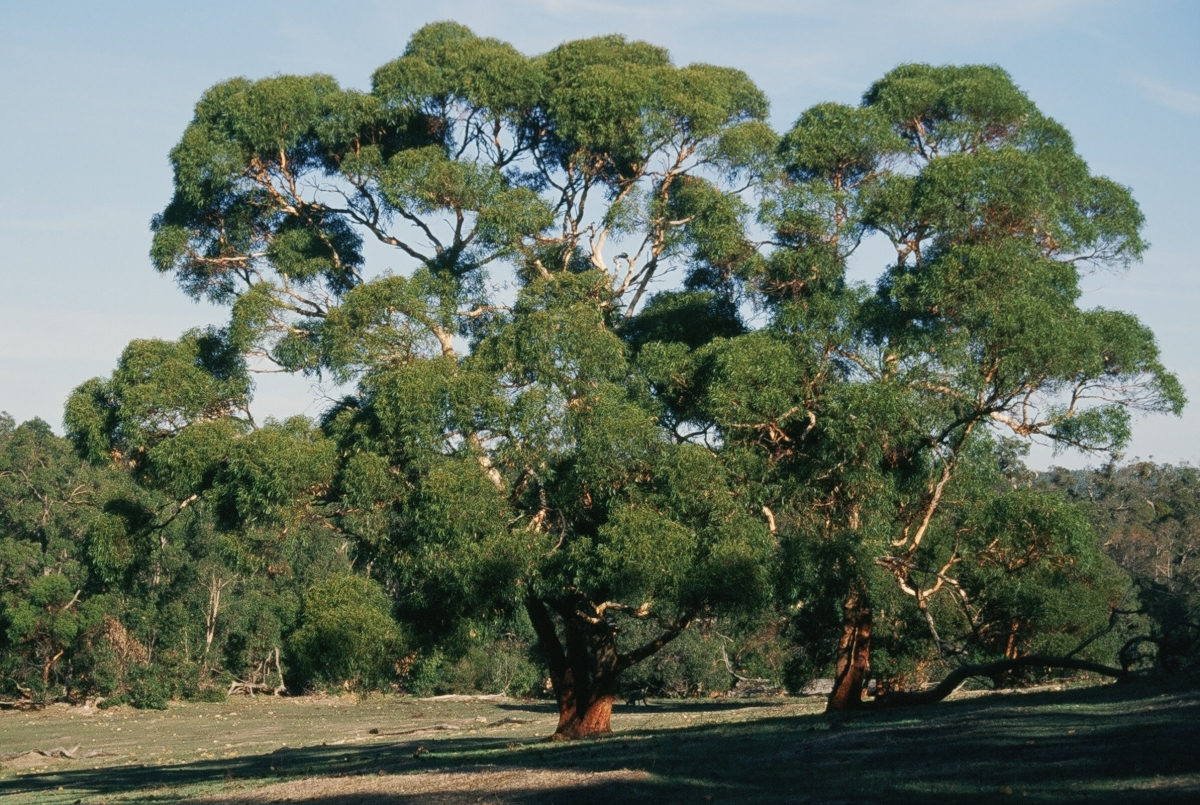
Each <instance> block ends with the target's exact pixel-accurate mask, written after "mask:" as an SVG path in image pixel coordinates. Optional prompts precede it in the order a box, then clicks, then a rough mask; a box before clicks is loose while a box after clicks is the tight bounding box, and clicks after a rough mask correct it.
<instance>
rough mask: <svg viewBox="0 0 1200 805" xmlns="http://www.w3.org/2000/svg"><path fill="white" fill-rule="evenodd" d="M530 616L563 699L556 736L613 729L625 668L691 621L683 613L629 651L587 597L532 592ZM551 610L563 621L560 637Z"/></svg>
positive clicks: (556, 695) (556, 691)
mask: <svg viewBox="0 0 1200 805" xmlns="http://www.w3.org/2000/svg"><path fill="white" fill-rule="evenodd" d="M525 608H526V610H527V611H528V612H529V620H530V621H531V622H532V624H533V629H534V631H535V632H536V633H537V636H538V643H539V644H540V646H541V649H542V653H543V655H544V656H545V658H546V664H547V665H548V666H549V668H550V681H551V683H552V684H553V685H554V698H555V699H556V700H557V701H558V728H557V729H555V730H554V735H553V736H552V738H553V739H554V740H572V739H575V738H588V737H592V736H596V735H603V734H605V733H609V732H612V707H613V700H614V699H615V698H616V695H617V677H618V676H620V674H621V672H622V671H623V670H625V669H626V668H628V667H629V666H631V665H633V664H634V663H636V662H639V661H641V660H643V659H645V658H646V657H649V656H650V655H651V654H654V653H655V652H656V651H658V650H659V649H661V648H662V647H663V646H665V645H666V644H667V643H669V642H670V641H671V640H674V639H675V638H676V637H677V636H678V635H679V634H680V633H681V632H682V631H683V630H684V629H686V628H687V625H688V623H689V622H690V621H691V615H687V616H685V617H683V618H680V619H679V620H678V621H676V622H675V623H673V624H671V625H670V626H668V627H667V629H666V630H665V631H664V632H663V633H662V634H661V635H660V636H659V637H658V638H656V639H654V640H651V641H650V642H648V643H646V644H644V645H643V646H641V647H639V648H637V649H635V650H634V651H630V652H627V653H624V654H621V653H618V652H617V641H616V637H617V630H616V628H615V627H614V626H613V625H612V624H611V623H609V621H608V620H607V619H606V618H605V617H604V616H603V613H601V612H598V611H597V610H596V608H595V607H594V606H592V604H591V603H590V602H588V601H586V600H584V599H583V598H582V597H578V598H575V599H573V600H569V601H547V600H543V599H541V598H538V597H535V596H530V597H529V598H527V599H526V601H525ZM551 611H553V612H554V613H555V614H557V615H558V616H559V618H560V619H561V621H562V626H563V628H562V631H563V636H562V639H561V640H560V639H559V635H558V629H557V628H556V627H555V624H554V620H553V618H552V616H551Z"/></svg>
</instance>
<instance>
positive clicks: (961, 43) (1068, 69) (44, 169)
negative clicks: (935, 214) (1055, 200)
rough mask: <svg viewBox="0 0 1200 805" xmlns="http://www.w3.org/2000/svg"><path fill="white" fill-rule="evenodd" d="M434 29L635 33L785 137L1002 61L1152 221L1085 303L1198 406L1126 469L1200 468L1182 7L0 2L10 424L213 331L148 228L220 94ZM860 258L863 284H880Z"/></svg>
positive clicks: (266, 404) (287, 408) (1139, 436)
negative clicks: (733, 94)
mask: <svg viewBox="0 0 1200 805" xmlns="http://www.w3.org/2000/svg"><path fill="white" fill-rule="evenodd" d="M440 19H454V20H457V21H459V22H462V23H465V24H467V25H469V26H470V27H471V28H473V29H474V30H475V31H476V32H477V33H479V34H482V35H487V36H495V37H498V38H501V39H505V40H507V41H509V42H512V43H513V44H515V45H516V46H517V47H518V48H520V49H521V50H523V51H525V52H527V53H536V52H542V51H545V50H548V49H550V48H552V47H554V46H555V45H557V44H558V43H560V42H562V41H564V40H568V39H575V38H580V37H585V36H594V35H598V34H606V33H623V34H625V35H626V36H628V37H631V38H637V39H645V40H647V41H650V42H653V43H655V44H658V45H662V46H665V47H667V48H669V49H670V51H671V53H672V55H673V57H674V59H675V61H676V62H677V63H680V64H685V63H689V62H694V61H705V62H711V63H715V64H722V65H729V66H733V67H738V68H740V69H743V70H745V71H746V72H747V73H748V74H749V75H750V76H751V78H753V79H754V80H755V81H756V82H757V83H758V84H759V86H760V87H762V88H763V89H764V90H765V91H766V93H767V94H768V96H769V97H770V98H771V101H772V119H773V122H774V123H775V125H776V127H777V128H785V127H786V126H788V125H789V124H790V123H791V122H792V121H793V120H794V119H795V118H796V117H797V116H799V114H800V113H801V112H802V111H803V110H804V109H805V108H806V107H808V106H810V105H812V104H814V103H818V102H821V101H830V100H832V101H841V102H848V103H853V102H856V101H857V99H858V98H859V96H860V95H861V94H862V92H863V90H864V89H866V87H867V86H868V85H869V84H870V83H871V82H872V81H873V80H875V79H876V78H878V77H879V76H881V75H882V74H883V73H885V72H886V71H887V70H889V69H890V68H892V67H894V66H895V65H896V64H899V63H902V62H909V61H924V62H931V63H935V64H942V63H990V64H999V65H1000V66H1002V67H1004V68H1005V69H1007V70H1008V71H1009V72H1010V73H1011V74H1012V75H1013V77H1014V79H1015V80H1016V81H1017V83H1018V84H1019V85H1020V86H1021V87H1022V88H1023V89H1024V90H1025V91H1026V92H1027V93H1028V94H1029V95H1030V96H1031V97H1032V98H1033V100H1034V101H1035V102H1036V103H1037V104H1038V105H1039V107H1040V108H1041V109H1042V110H1043V111H1045V112H1046V113H1048V114H1050V115H1051V116H1053V117H1055V118H1057V119H1058V120H1060V121H1061V122H1062V123H1064V124H1065V125H1066V126H1067V128H1068V129H1069V130H1070V131H1071V132H1072V134H1073V135H1074V136H1075V138H1076V142H1077V147H1078V150H1079V152H1080V153H1081V154H1082V155H1083V157H1084V158H1085V159H1087V160H1088V161H1089V163H1090V164H1091V166H1092V168H1093V170H1094V171H1095V172H1098V173H1102V174H1105V175H1107V176H1110V177H1111V178H1113V179H1115V180H1117V181H1119V182H1121V183H1123V184H1126V185H1129V186H1130V187H1132V188H1133V191H1134V194H1135V196H1136V197H1137V199H1138V200H1139V202H1140V203H1141V205H1142V208H1143V210H1144V211H1145V213H1146V216H1147V219H1148V224H1147V229H1146V234H1147V237H1148V239H1149V241H1150V242H1151V244H1152V248H1151V249H1150V251H1149V253H1148V255H1147V257H1146V259H1145V261H1144V262H1143V264H1141V265H1139V266H1136V267H1134V268H1133V269H1132V270H1131V271H1129V272H1128V273H1122V274H1111V273H1099V274H1093V275H1090V276H1088V277H1086V278H1085V280H1084V287H1085V288H1086V290H1087V293H1086V295H1085V297H1084V304H1085V305H1087V306H1103V307H1109V308H1120V309H1124V310H1129V311H1132V312H1134V313H1136V314H1137V315H1139V316H1140V317H1141V318H1142V319H1143V321H1145V322H1146V323H1147V324H1149V325H1150V326H1151V327H1152V328H1153V329H1154V331H1155V332H1156V333H1157V335H1158V338H1159V342H1160V344H1161V346H1162V349H1163V355H1164V360H1165V362H1166V364H1167V365H1168V366H1169V367H1170V368H1172V369H1173V370H1175V371H1176V372H1178V373H1179V375H1180V377H1181V379H1182V380H1183V382H1184V385H1185V386H1186V387H1187V388H1188V389H1189V390H1190V392H1191V394H1192V396H1193V397H1194V398H1195V399H1196V400H1197V402H1196V404H1194V405H1192V406H1191V407H1189V409H1188V410H1187V412H1186V413H1185V414H1184V416H1183V418H1182V419H1174V418H1170V417H1152V418H1147V419H1144V420H1139V421H1138V422H1136V423H1135V430H1134V440H1133V443H1132V445H1131V446H1130V448H1129V450H1128V452H1127V454H1128V456H1129V457H1133V456H1141V457H1143V458H1145V457H1149V456H1153V457H1154V458H1155V460H1158V461H1172V462H1181V461H1188V462H1191V463H1200V355H1198V354H1197V351H1196V349H1195V348H1194V347H1195V345H1196V344H1197V342H1198V341H1200V338H1198V336H1200V306H1198V305H1197V302H1200V274H1198V273H1197V272H1196V271H1195V270H1194V266H1195V265H1196V258H1195V257H1194V253H1195V247H1194V243H1195V240H1196V235H1197V233H1198V232H1200V149H1198V148H1197V144H1198V142H1197V136H1196V132H1197V127H1198V126H1200V47H1197V45H1196V42H1197V41H1200V3H1196V2H1182V1H1181V2H1154V1H1153V0H1141V2H1129V1H1125V2H1115V1H1114V2H1104V0H1092V1H1090V2H1087V1H1085V0H990V1H989V2H976V0H908V2H904V3H896V2H888V1H886V0H880V1H878V2H874V1H871V2H867V1H864V2H840V3H835V2H806V1H805V0H794V1H793V2H776V1H775V0H757V1H753V0H752V1H751V2H738V3H728V2H709V1H708V0H692V2H643V3H632V2H616V1H614V2H599V1H598V2H588V1H587V0H557V1H556V0H544V1H543V2H535V1H533V0H529V1H522V2H514V1H511V0H510V2H503V3H501V2H495V3H484V2H421V3H414V2H368V1H366V0H360V2H355V3H334V2H328V1H327V2H287V3H285V2H256V1H255V0H241V2H236V3H233V2H208V3H205V2H197V3H191V4H186V5H185V4H182V3H162V2H145V3H141V2H110V3H107V4H100V3H88V2H57V3H54V4H34V3H21V2H17V1H16V0H0V110H2V111H0V152H2V153H3V154H5V155H6V156H5V159H4V160H3V162H2V163H0V188H2V189H0V410H6V411H8V412H9V413H11V414H12V415H13V416H14V417H16V418H17V420H18V421H20V420H24V419H29V418H31V417H34V416H40V417H42V418H43V419H46V420H47V421H49V422H50V423H51V424H52V425H54V426H55V427H56V428H58V426H59V423H60V418H61V412H62V404H63V402H64V400H65V399H66V396H67V394H68V393H69V392H70V390H71V389H72V388H73V387H74V386H76V385H77V384H79V383H81V382H82V381H84V380H86V379H87V378H89V377H93V376H96V375H102V374H107V373H108V372H110V371H111V369H112V367H113V365H114V363H115V361H116V358H117V356H118V355H119V353H120V351H121V349H122V348H123V347H124V346H125V344H126V343H127V342H128V341H129V340H131V339H134V338H150V337H160V338H173V337H175V336H177V335H178V334H179V333H181V332H182V331H184V330H186V329H188V328H190V327H195V326H200V325H203V324H207V323H210V322H218V321H220V320H221V319H222V318H223V311H222V310H219V309H217V308H213V307H210V306H207V305H202V304H196V303H193V302H191V301H189V300H188V299H187V298H185V297H184V296H183V294H182V293H180V292H179V291H178V290H177V289H176V288H175V287H174V285H173V284H172V282H171V281H170V280H169V279H167V278H163V277H159V276H157V275H156V274H155V273H154V271H153V270H152V269H151V267H150V265H149V260H148V258H147V256H146V255H147V250H148V248H149V244H150V236H149V230H148V222H149V220H150V217H151V216H152V215H153V214H154V213H156V212H158V211H159V210H161V209H162V207H163V206H164V205H165V204H166V202H167V201H168V199H169V197H170V193H171V187H170V178H171V177H170V169H169V165H168V163H167V152H168V151H169V150H170V148H171V147H172V146H173V145H174V143H175V142H176V140H177V139H178V137H179V135H180V134H181V133H182V132H183V129H184V127H185V126H186V125H187V123H188V120H189V119H190V117H191V110H192V105H193V104H194V103H195V101H196V100H197V99H198V98H199V96H200V94H201V93H202V92H203V91H204V90H205V89H206V88H207V87H209V86H211V85H212V84H214V83H216V82H218V81H221V80H223V79H226V78H230V77H232V76H238V75H244V76H248V77H251V78H257V77H262V76H267V75H272V74H276V73H314V72H321V73H329V74H331V75H333V76H335V77H336V78H337V79H338V80H339V81H341V82H342V84H343V85H345V86H352V87H358V88H363V89H366V88H367V87H368V86H369V78H370V75H371V73H372V71H373V70H374V69H375V68H376V67H378V66H380V65H381V64H383V63H384V62H386V61H388V60H390V59H393V58H395V57H396V56H398V55H399V54H400V52H401V51H402V50H403V48H404V45H405V42H406V41H407V40H408V37H409V36H410V35H411V33H412V32H413V31H415V30H416V29H417V28H419V27H420V26H421V25H423V24H425V23H426V22H431V21H434V20H440ZM871 254H872V252H871V251H870V250H868V251H867V253H866V257H865V258H864V259H865V260H866V261H867V262H865V263H864V264H863V265H860V266H859V270H860V271H861V272H862V273H863V276H864V277H865V276H867V275H869V274H874V273H877V271H878V269H879V267H880V266H879V265H878V264H875V265H871V264H869V262H870V259H871V258H870V256H871ZM881 257H882V255H881ZM328 391H329V390H327V389H326V390H322V389H320V388H316V387H314V386H313V384H312V383H311V382H309V381H305V380H300V379H296V378H282V377H263V378H261V379H260V381H259V387H258V396H257V400H256V404H255V408H256V414H257V415H258V416H259V417H262V416H265V415H276V416H284V415H287V414H290V413H296V412H307V413H309V414H315V413H317V412H319V410H320V408H321V405H322V401H321V400H322V397H321V395H322V394H323V393H327V392H328ZM1033 461H1034V463H1035V465H1038V466H1044V465H1045V464H1046V463H1048V462H1049V461H1051V457H1050V453H1049V452H1048V451H1042V452H1038V453H1035V456H1034V460H1033ZM1054 462H1055V463H1063V464H1068V465H1079V464H1081V463H1086V459H1080V458H1074V457H1071V456H1059V457H1058V458H1057V459H1054Z"/></svg>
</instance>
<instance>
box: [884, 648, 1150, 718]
mask: <svg viewBox="0 0 1200 805" xmlns="http://www.w3.org/2000/svg"><path fill="white" fill-rule="evenodd" d="M1021 668H1070V669H1071V670H1075V671H1090V672H1091V673H1093V674H1101V675H1103V676H1108V677H1112V678H1113V679H1125V678H1127V677H1129V676H1130V674H1129V673H1128V672H1127V671H1125V670H1124V669H1121V668H1110V667H1109V666H1107V665H1101V664H1100V663H1098V662H1090V661H1089V660H1077V659H1075V658H1074V657H1048V656H1045V655H1041V654H1026V655H1025V656H1024V657H1017V658H1015V659H1005V660H997V661H995V662H989V663H984V664H982V665H964V666H962V667H960V668H956V669H955V670H953V671H951V672H950V674H948V675H947V676H946V678H945V679H943V680H942V681H941V682H940V683H939V684H938V685H937V687H934V688H930V689H929V690H922V691H892V692H889V693H887V694H885V695H883V696H880V697H879V698H878V699H876V700H875V703H876V706H878V707H896V706H906V705H914V704H933V703H935V702H940V701H941V700H942V699H944V698H946V697H947V696H949V695H950V694H951V693H953V692H954V691H956V690H958V688H959V687H960V686H961V685H962V683H964V682H966V681H967V680H968V679H970V678H971V677H973V676H986V677H991V678H993V679H994V678H995V677H996V676H997V675H999V674H1005V673H1011V672H1012V671H1016V670H1019V669H1021Z"/></svg>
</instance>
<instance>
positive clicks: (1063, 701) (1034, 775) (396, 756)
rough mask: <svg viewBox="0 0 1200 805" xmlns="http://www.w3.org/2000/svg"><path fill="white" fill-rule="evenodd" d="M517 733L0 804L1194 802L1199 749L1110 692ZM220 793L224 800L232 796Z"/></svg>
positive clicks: (1166, 699)
mask: <svg viewBox="0 0 1200 805" xmlns="http://www.w3.org/2000/svg"><path fill="white" fill-rule="evenodd" d="M743 704H744V703H743ZM684 709H686V708H684ZM524 740H525V741H526V742H525V743H518V742H516V741H514V740H512V739H511V738H510V737H509V736H487V735H471V736H445V737H437V736H425V737H422V738H421V739H419V740H417V739H404V740H399V741H394V742H387V743H375V744H371V745H366V746H351V747H347V746H319V747H318V746H314V747H304V748H291V749H280V750H277V751H275V752H272V753H269V754H262V755H253V756H243V757H235V758H227V759H209V760H198V761H194V762H191V763H186V764H181V765H173V766H124V767H110V768H100V769H77V770H73V769H69V768H63V769H55V770H51V771H47V772H44V773H40V774H30V775H24V776H21V777H19V778H16V779H9V780H0V798H3V797H5V796H6V795H25V796H26V797H27V798H31V799H32V798H36V799H37V800H38V801H41V798H42V796H43V795H44V796H46V797H47V798H49V797H50V796H52V795H53V793H54V792H56V791H57V789H58V787H59V786H62V787H63V789H64V790H65V791H70V792H71V795H72V796H71V799H74V798H76V797H79V796H80V794H81V793H82V794H85V795H88V796H95V795H99V796H101V797H107V796H109V795H115V794H118V793H121V794H123V797H122V799H123V801H127V802H139V801H142V802H151V801H162V800H163V799H164V796H163V795H162V793H161V792H162V791H163V789H167V790H175V791H178V790H179V789H181V788H191V787H201V786H205V785H208V786H212V785H214V784H217V783H223V782H226V781H233V782H236V781H244V782H253V784H254V785H260V784H267V783H271V782H282V781H287V780H292V779H297V778H304V777H324V778H332V777H338V776H343V777H356V776H368V775H378V773H379V772H383V773H384V774H404V773H409V772H414V771H442V772H449V771H454V770H465V769H478V768H482V767H486V768H488V769H493V770H495V769H508V770H514V769H515V770H522V771H523V772H527V773H529V774H535V773H537V772H539V771H546V770H561V771H571V772H578V773H581V774H584V775H587V774H592V775H595V774H597V773H601V772H603V773H608V772H614V771H621V770H627V771H630V772H637V773H639V774H638V775H635V776H636V779H626V778H627V777H628V776H629V775H625V776H624V777H621V775H617V777H621V779H611V780H610V779H605V777H606V776H608V777H612V775H603V774H601V775H599V776H598V777H597V779H596V781H595V784H594V785H593V786H587V785H584V783H582V782H581V783H580V785H581V786H582V787H581V788H572V789H570V792H569V793H568V792H567V791H566V790H564V789H562V788H559V789H556V792H557V793H556V792H555V791H548V790H545V789H542V788H538V787H536V786H532V785H531V786H530V787H529V788H528V789H527V790H525V789H522V790H512V791H506V792H503V794H502V795H497V796H496V798H494V799H493V798H491V797H488V800H489V801H493V802H495V801H500V802H522V803H525V802H528V803H542V802H549V801H559V802H562V801H563V800H564V798H567V799H569V800H570V801H571V802H575V803H578V802H587V801H595V802H606V803H611V802H643V801H645V802H656V803H663V802H706V801H708V800H707V799H706V798H707V797H713V801H720V802H745V803H750V802H793V803H801V802H811V803H818V802H829V801H843V802H847V801H848V802H889V803H890V802H897V803H907V802H913V803H916V802H921V803H928V802H929V801H931V800H942V801H950V802H960V801H971V802H984V803H986V802H1012V801H1013V799H1014V797H1019V798H1020V799H1021V800H1022V801H1023V802H1047V803H1049V802H1060V801H1063V800H1067V801H1082V800H1086V801H1090V802H1113V803H1116V802H1121V803H1128V802H1147V803H1148V802H1155V803H1159V802H1181V803H1182V802H1189V803H1190V802H1196V801H1200V753H1198V752H1197V751H1196V749H1195V747H1196V746H1197V745H1200V697H1198V696H1197V695H1196V694H1194V693H1191V694H1181V693H1162V692H1161V691H1159V692H1156V691H1154V690H1152V689H1145V688H1142V689H1140V690H1131V689H1128V688H1126V686H1113V688H1104V689H1098V690H1091V691H1058V692H1045V693H1033V694H1023V695H1014V696H994V697H982V698H977V699H966V700H960V701H954V702H945V703H942V704H938V705H934V706H930V707H921V708H897V709H887V710H879V711H876V712H867V713H862V714H858V715H855V716H853V717H850V718H831V717H827V716H824V715H797V716H789V717H775V718H762V719H753V720H744V721H737V722H728V723H719V722H718V723H708V724H702V725H696V726H689V727H683V728H677V729H654V728H649V727H645V728H639V729H636V730H630V731H625V732H620V733H614V734H612V735H609V736H605V737H603V738H600V739H596V740H589V741H576V742H571V743H551V742H546V741H541V740H535V741H533V742H529V739H528V738H526V739H524ZM580 779H581V780H584V781H586V778H583V777H581V778H580ZM351 788H353V786H351ZM467 788H470V785H467ZM156 790H157V791H159V793H158V794H156V793H155V791H156ZM471 790H472V791H475V789H471ZM464 791H466V789H463V790H462V791H456V792H447V793H445V798H443V799H439V800H437V801H446V802H458V801H460V794H461V795H462V797H466V794H465V793H463V792H464ZM131 792H132V793H131ZM483 793H484V794H487V793H488V792H483ZM475 794H476V796H478V795H479V792H475ZM1022 794H1025V796H1021V795H1022ZM172 796H178V794H177V793H176V794H173V795H172ZM225 796H227V797H228V798H230V801H233V799H234V797H236V796H237V794H236V793H235V792H229V793H227V794H226V795H225ZM383 796H384V795H383V794H381V793H379V792H372V791H367V790H362V791H358V792H353V791H351V792H347V793H345V794H339V795H338V796H337V797H336V798H334V799H329V800H327V801H328V802H329V803H332V802H334V801H337V802H341V803H352V804H353V805H366V803H373V802H377V801H378V802H383V801H385V799H381V798H380V797H383ZM423 796H425V795H420V796H417V795H413V796H412V797H409V796H408V795H405V794H397V793H389V794H387V795H386V801H389V802H419V801H428V800H423V799H421V798H420V797H423ZM438 796H443V795H442V794H439V795H438ZM67 801H71V800H67ZM306 801H311V802H316V803H320V802H323V801H326V800H321V799H313V800H306ZM461 801H463V802H468V801H473V800H472V799H468V798H462V799H461Z"/></svg>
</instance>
